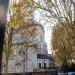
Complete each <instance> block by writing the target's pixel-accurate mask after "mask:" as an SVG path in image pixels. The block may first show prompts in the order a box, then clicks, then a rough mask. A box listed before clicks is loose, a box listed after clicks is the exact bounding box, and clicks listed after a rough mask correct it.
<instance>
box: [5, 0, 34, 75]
mask: <svg viewBox="0 0 75 75" xmlns="http://www.w3.org/2000/svg"><path fill="white" fill-rule="evenodd" d="M30 4H33V3H32V2H31V1H30V0H22V1H20V2H19V3H16V2H15V3H13V4H12V6H11V7H10V11H12V12H11V13H10V21H9V22H8V24H7V26H6V38H5V44H4V52H5V58H6V71H5V73H6V75H7V74H8V62H9V58H10V56H11V55H12V54H11V52H12V49H13V48H12V46H13V43H12V41H13V32H14V31H17V30H18V29H19V28H20V27H22V26H24V27H25V31H26V32H27V30H28V25H27V23H28V21H29V19H30V18H31V16H32V15H33V8H31V7H29V5H30ZM17 44H18V43H17ZM26 50H27V48H26ZM23 57H24V60H25V57H26V56H25V55H24V56H23ZM24 63H25V62H24ZM24 66H25V64H24ZM24 74H25V69H24Z"/></svg>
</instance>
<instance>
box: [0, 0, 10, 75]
mask: <svg viewBox="0 0 75 75" xmlns="http://www.w3.org/2000/svg"><path fill="white" fill-rule="evenodd" d="M8 4H9V0H0V75H1V62H2V53H3V44H4V37H5V25H6V19H7V10H8Z"/></svg>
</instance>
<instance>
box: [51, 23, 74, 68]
mask: <svg viewBox="0 0 75 75" xmlns="http://www.w3.org/2000/svg"><path fill="white" fill-rule="evenodd" d="M64 24H65V29H66V31H67V33H68V35H69V36H67V34H66V32H65V30H64V27H63V26H60V25H59V24H57V26H55V27H54V28H53V32H52V40H51V45H52V49H53V50H55V57H56V61H57V60H58V61H60V64H61V66H62V67H64V68H67V67H70V66H71V64H72V63H73V61H72V60H75V58H74V53H75V48H74V44H73V42H72V38H71V35H74V32H72V31H71V29H70V28H69V27H68V25H67V24H66V23H64ZM74 29H75V27H74ZM73 39H75V36H74V38H73Z"/></svg>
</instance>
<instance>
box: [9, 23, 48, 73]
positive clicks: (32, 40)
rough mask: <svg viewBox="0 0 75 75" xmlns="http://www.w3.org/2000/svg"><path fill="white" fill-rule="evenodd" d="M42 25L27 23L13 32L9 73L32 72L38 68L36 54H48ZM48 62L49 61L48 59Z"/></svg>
mask: <svg viewBox="0 0 75 75" xmlns="http://www.w3.org/2000/svg"><path fill="white" fill-rule="evenodd" d="M44 36H45V32H44V28H43V26H42V25H40V24H37V23H29V24H28V29H27V30H26V28H25V27H20V28H19V29H17V30H16V31H14V34H13V37H12V38H13V40H12V42H13V45H12V49H13V52H14V53H13V57H12V58H13V59H10V60H9V64H8V67H9V69H8V71H9V73H22V72H33V71H34V69H37V68H38V63H37V61H38V60H37V54H48V52H47V45H46V42H45V38H44ZM48 62H49V61H48Z"/></svg>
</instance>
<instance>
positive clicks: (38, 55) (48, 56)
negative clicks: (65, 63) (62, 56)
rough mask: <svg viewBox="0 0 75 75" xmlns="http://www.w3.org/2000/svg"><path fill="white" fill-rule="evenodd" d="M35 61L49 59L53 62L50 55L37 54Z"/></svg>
mask: <svg viewBox="0 0 75 75" xmlns="http://www.w3.org/2000/svg"><path fill="white" fill-rule="evenodd" d="M37 59H51V60H53V57H52V55H49V54H37Z"/></svg>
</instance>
